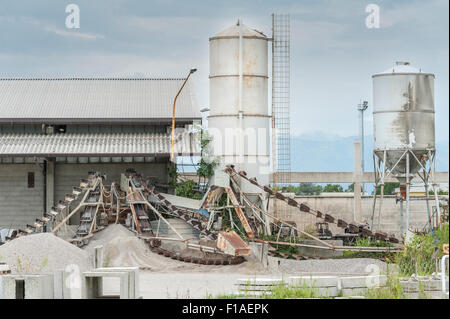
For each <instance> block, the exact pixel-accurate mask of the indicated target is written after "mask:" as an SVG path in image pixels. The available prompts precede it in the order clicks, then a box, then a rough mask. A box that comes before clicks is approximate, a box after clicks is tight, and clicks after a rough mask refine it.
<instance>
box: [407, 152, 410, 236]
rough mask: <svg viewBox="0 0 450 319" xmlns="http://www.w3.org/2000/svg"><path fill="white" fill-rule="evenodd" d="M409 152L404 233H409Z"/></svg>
mask: <svg viewBox="0 0 450 319" xmlns="http://www.w3.org/2000/svg"><path fill="white" fill-rule="evenodd" d="M409 170H410V168H409V152H408V153H406V231H409V213H410V206H411V205H410V204H411V202H410V199H409V197H410V195H409V192H410V186H411V182H410V180H409Z"/></svg>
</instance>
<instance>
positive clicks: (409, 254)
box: [395, 224, 449, 276]
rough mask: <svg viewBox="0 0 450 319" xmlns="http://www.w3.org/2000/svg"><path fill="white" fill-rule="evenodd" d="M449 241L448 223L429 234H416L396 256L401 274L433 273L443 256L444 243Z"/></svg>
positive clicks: (423, 274) (421, 274)
mask: <svg viewBox="0 0 450 319" xmlns="http://www.w3.org/2000/svg"><path fill="white" fill-rule="evenodd" d="M448 242H449V228H448V224H447V225H444V226H443V228H442V229H438V230H434V231H432V232H430V233H428V234H417V235H414V237H413V239H412V241H411V243H410V244H409V245H407V246H405V250H404V251H403V252H401V253H399V254H398V255H397V256H396V259H395V262H396V264H397V266H398V269H399V272H400V274H401V275H402V276H411V275H412V274H417V275H419V276H427V275H431V274H432V273H433V272H435V271H436V262H438V261H439V260H440V259H441V258H442V256H443V251H442V245H443V244H448Z"/></svg>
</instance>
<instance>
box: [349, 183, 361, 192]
mask: <svg viewBox="0 0 450 319" xmlns="http://www.w3.org/2000/svg"><path fill="white" fill-rule="evenodd" d="M362 190H363V188H362V186H361V192H362ZM345 191H346V192H349V193H353V192H354V191H355V183H351V184H350V185H348V187H347V189H346V190H345Z"/></svg>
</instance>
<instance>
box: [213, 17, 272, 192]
mask: <svg viewBox="0 0 450 319" xmlns="http://www.w3.org/2000/svg"><path fill="white" fill-rule="evenodd" d="M209 49H210V52H209V53H210V76H209V81H210V115H209V117H208V130H209V132H210V135H211V137H212V140H213V141H212V153H213V155H214V157H215V158H216V159H217V160H218V162H219V165H218V166H217V167H216V170H215V176H214V178H213V183H218V180H219V179H220V176H223V175H222V174H223V169H224V167H225V166H226V165H228V164H233V165H235V166H236V169H238V170H244V171H246V172H247V173H248V175H249V176H252V177H256V178H257V180H258V182H259V183H260V184H262V185H267V184H269V168H270V163H269V125H270V116H269V113H268V39H267V37H266V36H265V35H264V34H262V33H261V32H258V31H256V30H253V29H250V28H248V27H247V26H245V25H243V24H242V23H241V22H240V21H238V22H237V24H235V25H233V26H231V27H229V28H227V29H226V30H224V31H222V32H220V33H218V34H217V35H215V36H213V37H211V38H210V39H209ZM242 190H243V191H244V192H246V193H261V190H259V189H258V188H256V187H255V186H254V185H251V184H249V183H244V184H242Z"/></svg>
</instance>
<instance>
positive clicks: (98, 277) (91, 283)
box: [81, 271, 130, 299]
mask: <svg viewBox="0 0 450 319" xmlns="http://www.w3.org/2000/svg"><path fill="white" fill-rule="evenodd" d="M105 277H118V278H119V279H120V294H119V296H113V297H112V298H114V297H118V298H120V299H130V296H129V288H128V287H129V286H128V278H129V275H128V273H126V272H99V271H90V272H84V273H83V275H82V289H81V298H82V299H97V298H104V297H105V296H103V278H105Z"/></svg>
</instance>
